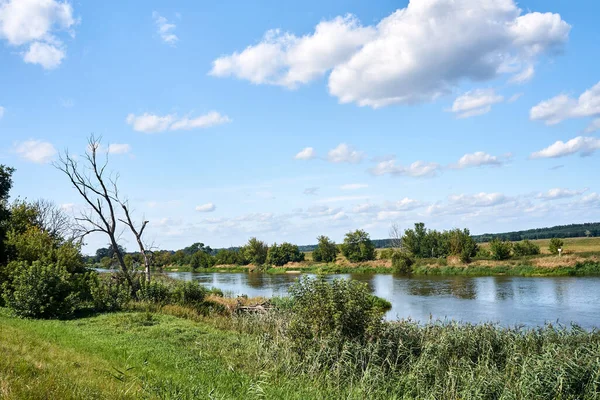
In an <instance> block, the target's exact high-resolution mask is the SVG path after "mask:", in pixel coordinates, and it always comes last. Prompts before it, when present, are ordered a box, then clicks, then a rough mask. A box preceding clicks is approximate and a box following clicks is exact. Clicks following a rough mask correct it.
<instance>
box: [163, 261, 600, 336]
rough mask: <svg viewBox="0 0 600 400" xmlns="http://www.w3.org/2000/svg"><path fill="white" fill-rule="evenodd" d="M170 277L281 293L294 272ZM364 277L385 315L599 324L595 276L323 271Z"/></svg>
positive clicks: (599, 290)
mask: <svg viewBox="0 0 600 400" xmlns="http://www.w3.org/2000/svg"><path fill="white" fill-rule="evenodd" d="M167 275H168V276H170V277H172V278H175V279H183V280H187V281H190V280H191V281H195V282H198V283H200V284H202V285H203V286H206V287H209V288H210V287H217V288H219V289H221V290H223V292H225V294H227V295H233V296H237V295H242V294H245V295H248V296H249V297H254V296H264V297H271V296H284V295H286V293H287V288H288V287H289V286H290V285H291V284H292V283H293V282H294V281H295V280H296V279H298V275H292V274H286V275H270V274H254V273H252V274H249V273H222V272H220V273H192V272H171V273H168V274H167ZM340 277H341V278H347V279H348V278H349V279H356V280H359V281H362V282H366V283H367V284H368V285H369V287H370V289H371V290H372V292H373V294H375V295H377V296H379V297H383V298H385V299H387V300H389V301H390V302H391V303H392V309H391V310H390V311H389V312H388V313H387V315H386V318H387V319H389V320H393V319H401V318H411V319H413V320H417V321H421V322H426V321H428V320H429V319H430V318H433V319H452V320H457V321H462V322H472V323H480V322H494V323H499V324H501V325H504V326H515V325H524V326H540V325H543V324H544V323H546V322H552V323H555V322H559V323H561V324H570V323H575V324H577V325H580V326H581V327H584V328H588V329H589V328H594V327H598V328H600V277H539V278H537V277H536V278H529V277H509V276H486V277H462V276H444V277H431V276H427V277H423V276H419V277H411V278H407V277H399V276H394V275H386V274H375V275H363V274H341V275H328V276H327V279H334V278H340Z"/></svg>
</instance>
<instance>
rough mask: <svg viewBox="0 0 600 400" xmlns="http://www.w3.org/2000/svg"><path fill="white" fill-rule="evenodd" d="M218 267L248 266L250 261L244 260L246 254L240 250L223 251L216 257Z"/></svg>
mask: <svg viewBox="0 0 600 400" xmlns="http://www.w3.org/2000/svg"><path fill="white" fill-rule="evenodd" d="M215 263H216V264H217V265H246V264H248V260H246V259H245V258H244V253H243V252H241V251H239V250H228V249H222V250H219V251H218V252H217V255H216V256H215Z"/></svg>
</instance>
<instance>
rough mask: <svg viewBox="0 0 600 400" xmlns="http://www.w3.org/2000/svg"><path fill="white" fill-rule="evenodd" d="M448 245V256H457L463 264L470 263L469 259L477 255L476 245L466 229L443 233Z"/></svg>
mask: <svg viewBox="0 0 600 400" xmlns="http://www.w3.org/2000/svg"><path fill="white" fill-rule="evenodd" d="M444 235H445V236H446V237H447V240H448V245H449V255H452V256H459V257H460V260H461V261H462V262H464V263H468V262H471V258H472V257H475V255H476V254H477V247H478V246H477V243H475V240H473V237H472V236H471V232H469V230H468V229H463V230H460V229H453V230H451V231H448V232H444Z"/></svg>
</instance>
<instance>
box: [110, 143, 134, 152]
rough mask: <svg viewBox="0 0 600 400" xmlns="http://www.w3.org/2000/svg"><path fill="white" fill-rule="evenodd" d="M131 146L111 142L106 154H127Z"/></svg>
mask: <svg viewBox="0 0 600 400" xmlns="http://www.w3.org/2000/svg"><path fill="white" fill-rule="evenodd" d="M130 151H131V146H130V145H128V144H125V143H113V144H109V145H108V154H127V153H129V152H130Z"/></svg>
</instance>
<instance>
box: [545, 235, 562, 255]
mask: <svg viewBox="0 0 600 400" xmlns="http://www.w3.org/2000/svg"><path fill="white" fill-rule="evenodd" d="M564 245H565V242H564V241H563V240H562V239H559V238H552V239H550V245H549V246H548V250H550V253H552V254H558V249H562V248H563V246H564Z"/></svg>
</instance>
